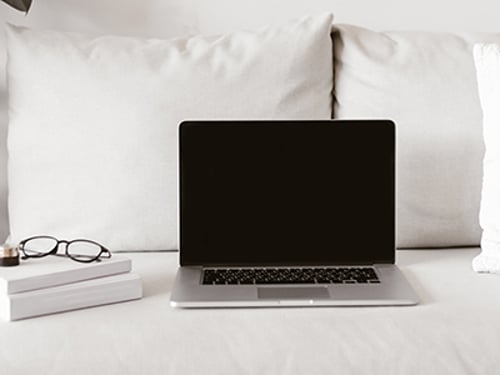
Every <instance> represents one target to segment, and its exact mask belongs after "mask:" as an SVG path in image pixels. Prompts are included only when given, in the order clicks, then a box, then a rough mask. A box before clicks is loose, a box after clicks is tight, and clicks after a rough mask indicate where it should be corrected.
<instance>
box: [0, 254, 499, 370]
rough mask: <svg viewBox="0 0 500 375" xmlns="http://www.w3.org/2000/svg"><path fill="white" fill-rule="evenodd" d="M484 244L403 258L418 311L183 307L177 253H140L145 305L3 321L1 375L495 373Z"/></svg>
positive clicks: (494, 297)
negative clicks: (175, 292) (481, 267)
mask: <svg viewBox="0 0 500 375" xmlns="http://www.w3.org/2000/svg"><path fill="white" fill-rule="evenodd" d="M478 253H479V248H463V249H442V250H435V249H433V250H399V251H398V252H397V262H398V264H399V265H400V267H401V269H402V270H403V272H404V273H405V275H406V276H407V278H408V279H409V281H410V283H411V284H412V285H413V286H414V288H415V290H416V291H417V293H418V294H419V296H420V297H421V303H420V304H419V305H418V306H414V307H363V308H358V307H343V308H261V309H205V310H184V309H175V308H172V307H170V305H169V297H170V291H171V290H172V285H173V282H174V278H175V273H176V269H177V264H178V253H176V252H169V253H155V254H146V253H132V254H129V256H130V258H131V259H132V260H133V265H134V269H135V271H137V272H138V273H140V274H141V275H142V277H143V282H144V298H143V299H142V300H139V301H133V302H127V303H121V304H115V305H108V306H101V307H96V308H91V309H86V310H80V311H72V312H66V313H62V314H56V315H50V316H44V317H38V318H32V319H28V320H22V321H17V322H11V323H7V322H0V343H1V345H0V373H1V374H9V375H15V374H34V373H37V374H53V375H55V374H65V375H66V374H72V375H77V374H231V375H233V374H384V375H387V374H426V375H427V374H453V375H459V374H493V373H497V371H498V356H499V353H498V351H497V349H498V348H499V347H500V298H499V297H500V277H499V276H495V275H489V274H476V273H474V272H473V271H472V269H471V259H472V258H473V257H474V256H475V255H476V254H478Z"/></svg>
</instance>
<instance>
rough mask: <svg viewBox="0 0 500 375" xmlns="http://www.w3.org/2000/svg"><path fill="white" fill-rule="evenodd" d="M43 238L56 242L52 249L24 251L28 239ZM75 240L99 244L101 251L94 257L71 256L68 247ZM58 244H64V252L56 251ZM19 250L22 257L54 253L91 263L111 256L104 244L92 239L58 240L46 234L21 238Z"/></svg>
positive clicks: (44, 255) (40, 256)
mask: <svg viewBox="0 0 500 375" xmlns="http://www.w3.org/2000/svg"><path fill="white" fill-rule="evenodd" d="M44 238H45V239H49V240H54V241H55V242H56V244H55V246H54V248H53V249H51V250H49V251H47V252H44V253H39V254H27V253H26V251H25V249H24V246H25V245H26V243H27V242H28V241H31V240H37V239H44ZM76 242H86V243H91V244H93V245H96V246H99V248H100V249H101V251H100V252H99V254H97V255H96V256H95V257H93V258H88V259H82V258H81V257H80V258H79V257H75V256H72V255H71V253H69V252H68V248H69V246H70V245H71V244H73V243H76ZM60 245H65V248H64V254H60V253H58V252H57V251H58V250H59V246H60ZM19 250H20V251H21V252H22V254H23V256H22V258H23V259H29V258H43V257H46V256H48V255H55V256H65V257H68V258H70V259H71V260H74V261H75V262H80V263H92V262H100V261H101V259H109V258H111V251H110V250H109V249H107V248H105V247H104V246H102V245H101V244H100V243H98V242H95V241H92V240H87V239H85V238H76V239H74V240H71V241H67V240H59V239H57V238H55V237H53V236H47V235H40V236H32V237H29V238H26V239H24V240H22V241H21V242H19Z"/></svg>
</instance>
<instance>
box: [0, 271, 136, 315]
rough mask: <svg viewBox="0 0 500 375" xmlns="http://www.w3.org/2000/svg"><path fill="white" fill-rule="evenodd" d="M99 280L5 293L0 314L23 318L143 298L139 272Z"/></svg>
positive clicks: (0, 305) (0, 306) (0, 301)
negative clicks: (13, 293)
mask: <svg viewBox="0 0 500 375" xmlns="http://www.w3.org/2000/svg"><path fill="white" fill-rule="evenodd" d="M95 281H96V280H91V281H89V282H82V283H76V284H73V285H72V286H71V287H68V286H63V287H55V288H48V289H44V290H41V291H32V292H27V293H19V294H15V295H11V296H2V298H1V299H0V316H3V317H4V319H7V320H19V319H25V318H29V317H34V316H39V315H46V314H51V313H56V312H62V311H69V310H76V309H81V308H85V307H91V306H99V305H106V304H111V303H117V302H123V301H129V300H134V299H139V298H141V297H142V282H141V278H140V276H139V275H137V274H134V273H129V274H126V275H118V276H109V277H104V278H101V281H103V283H99V282H95ZM5 299H6V300H7V303H6V301H5ZM2 300H3V303H2Z"/></svg>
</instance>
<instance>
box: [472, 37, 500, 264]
mask: <svg viewBox="0 0 500 375" xmlns="http://www.w3.org/2000/svg"><path fill="white" fill-rule="evenodd" d="M474 59H475V62H476V71H477V81H478V88H479V97H480V98H481V106H482V109H483V135H484V143H485V146H486V152H485V155H484V162H483V189H482V195H481V210H480V223H481V227H482V229H483V234H482V237H481V253H480V254H479V255H478V256H477V257H476V258H474V261H473V263H472V266H473V268H474V270H475V271H477V272H491V273H500V106H499V104H500V47H499V46H498V45H497V44H477V45H476V46H474Z"/></svg>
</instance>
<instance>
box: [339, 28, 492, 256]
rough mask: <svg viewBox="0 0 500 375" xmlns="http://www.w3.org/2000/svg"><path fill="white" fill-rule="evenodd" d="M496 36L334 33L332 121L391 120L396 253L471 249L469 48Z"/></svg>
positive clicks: (476, 172)
mask: <svg viewBox="0 0 500 375" xmlns="http://www.w3.org/2000/svg"><path fill="white" fill-rule="evenodd" d="M478 40H484V41H499V42H500V34H472V33H467V34H447V33H426V32H374V31H370V30H366V29H362V28H359V27H354V26H347V25H339V26H338V31H337V32H336V33H335V38H334V43H335V54H336V65H335V69H336V72H335V78H336V82H335V96H336V104H335V108H334V115H335V117H339V118H347V117H350V118H352V117H358V118H359V117H376V118H391V119H393V120H394V121H395V122H396V125H397V136H398V170H397V172H398V241H397V243H398V246H399V247H438V246H467V245H477V244H479V240H480V234H481V230H480V227H479V220H478V216H479V201H480V192H481V163H482V157H483V152H484V147H483V143H482V135H481V108H480V103H479V97H478V94H477V88H476V77H475V70H474V61H473V58H472V45H473V44H474V42H475V41H478Z"/></svg>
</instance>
